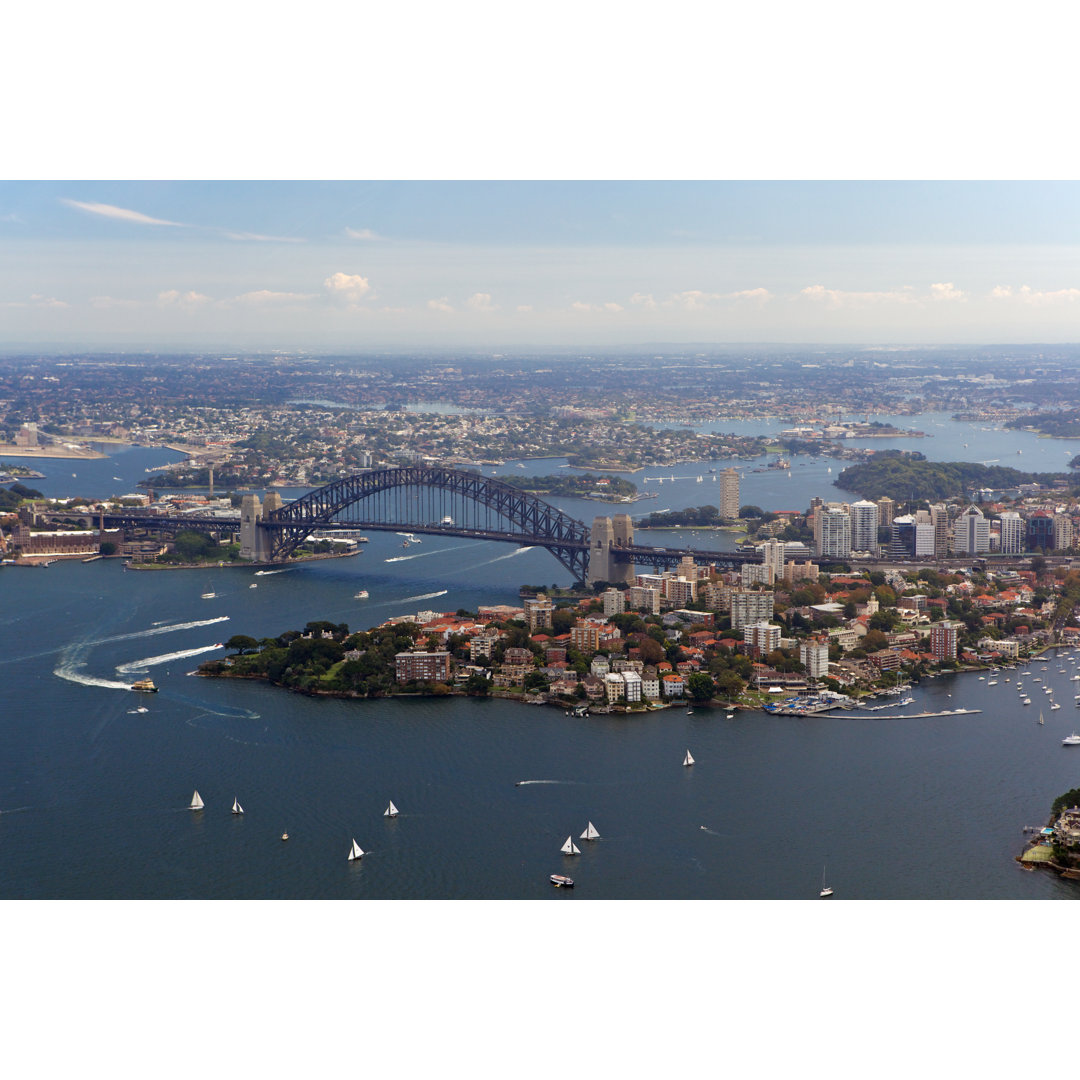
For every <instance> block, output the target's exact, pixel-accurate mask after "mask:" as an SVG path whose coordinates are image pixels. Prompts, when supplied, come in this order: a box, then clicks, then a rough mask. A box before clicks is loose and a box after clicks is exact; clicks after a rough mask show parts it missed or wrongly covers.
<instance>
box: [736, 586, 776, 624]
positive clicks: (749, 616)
mask: <svg viewBox="0 0 1080 1080" xmlns="http://www.w3.org/2000/svg"><path fill="white" fill-rule="evenodd" d="M773 599H774V597H773V594H772V593H771V592H769V591H766V590H761V591H760V592H758V591H756V590H754V589H733V590H732V593H731V629H732V630H741V629H742V628H743V627H744V626H749V625H750V624H751V623H759V622H768V621H769V620H770V619H771V618H772V617H773Z"/></svg>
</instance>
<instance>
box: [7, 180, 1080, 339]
mask: <svg viewBox="0 0 1080 1080" xmlns="http://www.w3.org/2000/svg"><path fill="white" fill-rule="evenodd" d="M1077 192H1078V185H1077V184H1075V183H1071V182H1007V181H985V182H968V181H941V182H914V181H896V182H893V181H835V182H832V181H812V182H810V181H807V182H804V181H769V182H755V181H717V182H706V181H656V182H652V181H558V182H556V181H535V182H534V181H488V182H476V181H400V182H399V181H372V182H351V181H350V182H345V181H333V182H307V181H304V182H277V181H260V182H246V181H230V182H194V181H183V182H165V181H116V182H107V181H94V182H79V181H49V182H40V183H38V182H28V181H27V182H22V181H16V182H5V183H3V184H0V239H2V244H0V251H2V253H3V254H2V257H0V326H2V328H3V330H2V333H0V348H2V349H3V350H4V351H6V352H18V351H21V350H25V349H41V350H43V351H44V350H48V349H57V350H58V351H65V350H93V349H102V350H125V349H131V350H134V351H142V350H147V349H150V350H161V351H168V350H178V351H186V350H188V349H197V350H202V351H214V350H223V351H229V350H238V351H244V350H250V351H262V350H282V351H286V350H287V351H309V352H313V353H320V352H342V351H346V352H364V351H367V350H379V349H391V350H399V349H400V350H408V349H424V350H434V349H438V348H440V347H446V348H448V349H463V348H473V349H478V350H485V349H491V350H493V351H499V350H500V349H514V348H519V349H537V350H543V349H545V348H551V349H560V348H578V347H580V348H589V347H601V346H603V347H610V348H618V347H627V348H633V347H637V346H642V345H647V344H649V343H671V344H678V343H686V344H708V343H717V344H723V343H736V342H737V343H763V344H764V343H792V344H799V343H818V344H825V345H830V344H835V345H850V344H867V345H874V344H877V345H899V346H902V345H914V344H967V343H972V344H974V343H983V342H997V343H1021V342H1047V343H1060V342H1065V341H1073V340H1075V336H1076V335H1075V326H1074V316H1075V311H1076V305H1077V303H1078V302H1080V276H1078V272H1077V271H1078V265H1080V262H1078V259H1080V215H1078V213H1077V210H1076V206H1077V205H1078V204H1077V200H1076V198H1075V196H1076V194H1077Z"/></svg>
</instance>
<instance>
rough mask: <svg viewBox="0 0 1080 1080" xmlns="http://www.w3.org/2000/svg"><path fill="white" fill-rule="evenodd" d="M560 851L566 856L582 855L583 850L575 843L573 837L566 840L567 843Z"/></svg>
mask: <svg viewBox="0 0 1080 1080" xmlns="http://www.w3.org/2000/svg"><path fill="white" fill-rule="evenodd" d="M559 850H560V851H561V852H562V853H563V854H564V855H580V854H581V848H579V847H578V846H577V844H575V843H574V838H573V836H568V837H567V838H566V843H565V844H563V846H562V847H561V848H559Z"/></svg>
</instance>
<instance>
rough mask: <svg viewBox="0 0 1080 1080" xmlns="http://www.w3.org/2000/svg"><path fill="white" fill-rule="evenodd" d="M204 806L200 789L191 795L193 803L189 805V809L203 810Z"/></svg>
mask: <svg viewBox="0 0 1080 1080" xmlns="http://www.w3.org/2000/svg"><path fill="white" fill-rule="evenodd" d="M202 808H203V801H202V796H201V795H200V794H199V793H198V791H196V792H195V794H194V795H192V796H191V805H190V806H189V807H188V809H189V810H201V809H202Z"/></svg>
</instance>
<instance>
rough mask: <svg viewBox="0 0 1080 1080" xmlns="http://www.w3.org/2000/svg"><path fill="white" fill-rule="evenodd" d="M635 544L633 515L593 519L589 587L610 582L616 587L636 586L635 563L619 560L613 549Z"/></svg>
mask: <svg viewBox="0 0 1080 1080" xmlns="http://www.w3.org/2000/svg"><path fill="white" fill-rule="evenodd" d="M633 543H634V526H633V523H632V522H631V520H630V515H629V514H616V515H615V517H614V519H612V518H609V517H596V518H593V524H592V529H591V531H590V532H589V576H588V584H590V585H592V584H593V583H595V582H597V581H610V582H611V583H612V584H613V585H614V584H621V585H633V584H634V580H635V579H634V564H633V562H623V561H622V560H616V559H615V557H614V555H613V554H612V548H619V547H630V546H631V545H632V544H633Z"/></svg>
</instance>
